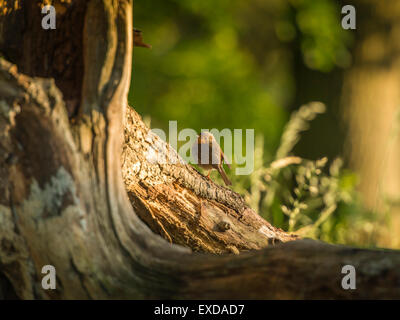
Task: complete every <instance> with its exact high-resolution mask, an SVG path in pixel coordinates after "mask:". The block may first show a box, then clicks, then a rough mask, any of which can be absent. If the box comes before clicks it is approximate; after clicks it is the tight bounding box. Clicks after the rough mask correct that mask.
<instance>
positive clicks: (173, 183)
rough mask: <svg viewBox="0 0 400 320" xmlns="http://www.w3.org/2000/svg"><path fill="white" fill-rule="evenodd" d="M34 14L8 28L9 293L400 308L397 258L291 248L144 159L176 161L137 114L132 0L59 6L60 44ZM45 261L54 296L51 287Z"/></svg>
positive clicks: (234, 206) (184, 172) (202, 183)
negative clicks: (349, 274)
mask: <svg viewBox="0 0 400 320" xmlns="http://www.w3.org/2000/svg"><path fill="white" fill-rule="evenodd" d="M29 3H31V2H29ZM38 3H40V1H39V2H38ZM36 5H37V3H36V4H35V5H33V4H26V2H24V3H22V6H21V7H20V8H19V9H18V10H17V11H13V12H11V13H10V14H9V15H7V16H2V17H1V20H0V33H2V34H1V35H0V42H1V43H0V48H1V52H2V54H3V56H4V57H5V58H6V59H4V58H0V163H1V165H0V294H2V295H3V296H6V297H12V296H13V295H15V296H17V297H19V298H24V299H33V298H43V299H47V298H54V299H55V298H62V299H68V298H92V299H99V298H134V299H137V298H297V299H298V298H373V297H376V298H379V297H387V298H400V285H399V283H400V268H399V267H400V254H399V253H398V252H395V251H377V250H359V249H354V248H346V247H341V246H333V245H328V244H324V243H320V242H316V241H310V240H298V241H290V242H289V243H286V244H282V242H287V241H289V240H297V239H298V238H297V237H296V236H293V235H290V234H287V233H285V232H283V231H282V230H279V229H276V228H274V227H273V226H271V225H270V224H269V223H268V222H266V221H264V220H263V219H261V218H260V217H259V216H258V215H257V213H255V212H254V211H253V210H252V209H251V208H249V207H247V206H246V204H245V203H244V201H243V199H242V198H241V196H240V195H238V194H236V193H234V192H232V191H231V190H229V189H226V188H223V187H220V186H216V185H214V184H213V183H211V182H209V181H208V180H207V179H205V178H204V177H203V176H202V175H200V174H199V173H198V172H197V171H195V170H194V169H193V168H192V167H190V166H188V165H187V164H185V163H180V164H179V165H165V164H162V163H155V164H154V163H150V162H148V161H147V158H146V156H145V153H146V151H147V150H148V148H154V149H155V150H158V152H159V153H172V154H174V151H173V150H171V148H170V147H169V146H168V145H167V144H165V143H163V142H161V141H160V140H159V139H158V138H157V137H155V136H154V135H152V134H151V133H149V129H148V128H146V126H145V125H144V124H143V122H142V121H141V119H140V117H139V116H138V115H137V114H136V113H135V112H134V111H133V110H132V109H130V108H129V107H127V99H126V97H127V91H128V89H129V83H130V76H131V61H132V1H130V0H120V1H113V0H91V1H87V2H86V1H79V0H76V1H72V3H59V2H57V1H56V2H55V5H57V6H59V10H58V11H57V12H58V15H57V21H64V23H63V25H62V26H59V25H57V27H59V28H60V29H62V30H63V32H61V31H60V32H59V31H58V29H57V32H56V34H55V33H53V36H50V34H49V33H51V32H53V31H45V30H42V29H41V28H40V19H39V17H40V10H39V9H40V6H37V7H36ZM18 16H19V17H21V16H22V17H24V26H22V27H21V26H20V27H17V26H16V25H15V24H17V23H19V22H20V20H18V19H17V18H16V17H18ZM58 24H59V22H58ZM83 26H84V27H83ZM10 30H14V31H13V32H14V37H13V46H7V44H6V43H5V41H7V38H9V37H8V35H9V32H11V31H10ZM30 37H34V38H33V39H31V38H30ZM70 37H72V38H74V40H73V41H72V40H71V39H70ZM70 40H71V41H72V42H70ZM38 43H41V44H43V45H44V46H45V47H44V48H42V47H41V48H36V44H38ZM81 44H82V45H81ZM70 46H72V49H68V48H69V47H70ZM27 50H28V51H27ZM71 50H72V51H73V52H72V51H71ZM56 51H58V54H57V55H56V54H55V52H56ZM52 54H53V56H52V58H49V56H50V55H52ZM46 55H47V56H48V57H47V58H45V56H46ZM58 55H59V56H58ZM70 55H72V56H73V57H74V58H73V59H72V60H68V58H69V57H70ZM55 56H57V57H58V58H55ZM7 60H8V61H7ZM9 61H11V62H12V63H10V62H9ZM64 64H67V66H64ZM82 65H83V66H84V68H83V69H81V68H80V67H79V66H82ZM61 66H63V68H61ZM68 101H69V102H68ZM124 128H125V131H124ZM124 135H125V138H124ZM121 159H122V160H121ZM143 221H144V222H145V223H146V224H147V225H146V224H145V223H144V222H143ZM221 222H225V224H224V225H225V228H222V229H221V228H220V227H219V226H220V223H221ZM226 226H228V227H226ZM149 227H150V228H151V229H152V230H153V231H154V232H156V233H158V234H160V235H161V236H162V237H164V238H166V239H167V240H169V242H173V243H174V244H171V243H169V242H168V241H165V240H164V239H163V238H162V237H160V236H159V235H157V234H155V233H154V232H153V231H152V230H150V228H149ZM181 245H183V246H181ZM264 247H266V248H264ZM190 248H191V249H193V250H195V251H202V252H213V253H226V252H232V253H239V252H240V251H247V252H243V253H241V254H240V255H232V254H225V255H215V254H210V253H208V254H204V253H193V252H192V250H191V249H190ZM262 248H264V249H262ZM250 249H260V250H252V251H250ZM47 264H50V265H53V266H55V268H56V271H57V289H56V290H43V289H42V288H41V285H40V283H41V277H42V275H41V269H42V267H43V266H44V265H47ZM345 264H352V265H354V266H355V267H356V270H357V290H355V291H346V290H343V289H342V288H341V285H340V283H341V278H342V276H343V275H342V274H341V268H342V266H343V265H345Z"/></svg>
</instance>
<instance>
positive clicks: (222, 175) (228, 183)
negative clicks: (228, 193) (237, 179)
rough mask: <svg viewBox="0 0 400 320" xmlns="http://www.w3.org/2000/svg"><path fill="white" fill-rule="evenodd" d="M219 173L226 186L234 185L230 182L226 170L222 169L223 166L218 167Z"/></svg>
mask: <svg viewBox="0 0 400 320" xmlns="http://www.w3.org/2000/svg"><path fill="white" fill-rule="evenodd" d="M218 172H219V174H220V175H221V177H222V180H224V182H225V184H226V185H227V186H230V185H232V182H231V180H229V178H228V177H227V175H226V173H225V171H224V168H222V165H220V166H218Z"/></svg>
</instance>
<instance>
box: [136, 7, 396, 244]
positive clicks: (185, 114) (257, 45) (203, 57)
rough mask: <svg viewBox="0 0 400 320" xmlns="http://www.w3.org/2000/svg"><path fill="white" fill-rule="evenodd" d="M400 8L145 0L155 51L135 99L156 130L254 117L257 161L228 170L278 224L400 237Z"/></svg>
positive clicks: (144, 21) (139, 67)
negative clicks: (348, 17) (245, 171)
mask: <svg viewBox="0 0 400 320" xmlns="http://www.w3.org/2000/svg"><path fill="white" fill-rule="evenodd" d="M348 4H350V5H354V6H355V8H356V12H357V29H356V30H344V29H342V27H341V20H342V17H343V15H342V14H341V9H342V7H343V6H344V5H348ZM399 18H400V2H399V1H392V0H380V1H376V0H353V1H346V2H344V1H341V0H247V1H244V0H218V1H215V0H184V1H183V0H146V1H141V2H136V3H135V8H134V25H135V27H136V28H138V29H141V30H142V31H143V34H144V40H145V42H146V43H150V44H151V45H152V46H153V48H152V50H148V49H145V48H135V50H134V66H133V77H132V84H131V90H130V93H129V103H130V105H131V106H133V107H134V108H135V109H136V110H137V111H138V112H139V113H140V114H141V115H142V116H143V117H144V119H145V120H146V121H148V122H149V123H150V122H151V127H152V128H163V129H166V130H167V129H168V121H169V120H177V121H178V130H179V129H183V128H193V129H195V130H196V131H200V129H204V128H207V129H211V128H217V129H220V130H221V129H223V128H231V129H233V128H242V129H246V128H254V129H255V133H256V136H257V140H256V155H255V157H256V158H255V165H256V168H255V169H256V170H255V171H254V173H253V174H252V175H250V176H234V175H233V174H232V173H231V174H230V177H231V178H232V180H233V181H234V187H233V188H234V190H236V191H238V192H240V193H241V194H243V195H244V196H245V197H246V200H247V201H248V202H249V204H250V205H251V206H252V207H253V208H254V209H256V210H258V212H259V213H260V214H261V215H262V216H263V217H264V218H266V219H267V220H269V221H270V222H271V223H273V224H274V225H275V226H278V227H281V228H283V229H284V230H290V231H293V232H298V233H300V234H302V235H304V236H309V237H313V238H319V239H322V240H325V241H329V242H333V243H343V244H352V245H357V246H367V247H374V246H378V247H391V248H400V207H399V206H400V161H399V157H400V142H399V139H398V130H399V126H400V112H399V110H400V19H399ZM311 101H320V102H322V103H323V105H322V104H309V102H311ZM301 106H304V107H301ZM293 156H296V157H300V158H296V157H293ZM288 157H289V158H288ZM280 158H285V159H286V160H284V161H280V162H279V161H278V162H277V161H276V160H278V159H280ZM228 174H229V173H228ZM213 178H215V179H218V178H217V176H213Z"/></svg>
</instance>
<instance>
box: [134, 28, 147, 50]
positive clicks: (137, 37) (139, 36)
mask: <svg viewBox="0 0 400 320" xmlns="http://www.w3.org/2000/svg"><path fill="white" fill-rule="evenodd" d="M133 45H134V46H135V47H145V48H149V49H151V45H150V44H147V43H144V42H143V32H142V31H140V30H139V29H135V28H133Z"/></svg>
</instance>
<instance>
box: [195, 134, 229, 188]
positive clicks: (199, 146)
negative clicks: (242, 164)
mask: <svg viewBox="0 0 400 320" xmlns="http://www.w3.org/2000/svg"><path fill="white" fill-rule="evenodd" d="M192 154H193V157H194V159H195V160H197V165H198V166H199V167H200V168H203V169H204V170H209V171H208V175H207V178H208V179H210V173H211V171H212V170H213V169H216V170H217V171H218V172H219V174H220V175H221V177H222V179H223V180H224V182H225V184H226V185H227V186H230V185H231V184H232V182H231V181H230V180H229V178H228V177H227V175H226V173H225V171H224V168H223V166H222V163H223V162H225V163H226V165H227V166H228V167H229V169H230V168H231V166H230V164H229V163H228V161H227V160H226V157H225V155H224V153H223V152H222V150H221V147H220V146H219V144H218V142H217V141H216V140H215V138H214V136H213V135H212V134H211V133H210V132H206V131H204V132H202V133H201V134H200V135H199V136H198V138H197V140H196V141H195V143H194V144H193V147H192ZM210 180H211V179H210Z"/></svg>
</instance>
